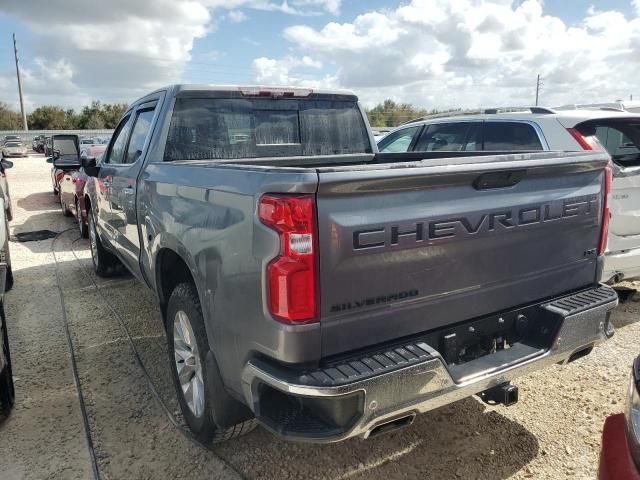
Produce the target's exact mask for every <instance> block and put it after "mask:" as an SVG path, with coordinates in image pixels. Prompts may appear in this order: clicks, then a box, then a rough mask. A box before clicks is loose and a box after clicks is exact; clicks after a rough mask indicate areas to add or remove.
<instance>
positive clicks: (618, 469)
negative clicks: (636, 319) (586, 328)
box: [598, 357, 640, 480]
mask: <svg viewBox="0 0 640 480" xmlns="http://www.w3.org/2000/svg"><path fill="white" fill-rule="evenodd" d="M598 478H599V479H600V480H640V357H638V358H636V360H635V362H634V364H633V374H632V375H631V383H630V385H629V400H628V403H627V411H626V413H620V414H618V415H613V416H611V417H609V418H607V420H606V421H605V423H604V431H603V432H602V452H601V453H600V471H599V475H598Z"/></svg>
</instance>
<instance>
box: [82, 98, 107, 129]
mask: <svg viewBox="0 0 640 480" xmlns="http://www.w3.org/2000/svg"><path fill="white" fill-rule="evenodd" d="M101 110H102V104H101V103H100V102H99V101H96V100H94V101H93V102H91V105H87V106H85V107H83V108H82V111H81V112H80V114H79V115H78V120H77V123H76V125H77V127H78V128H80V129H83V130H85V129H90V128H91V129H93V128H105V126H104V118H103V117H102V111H101Z"/></svg>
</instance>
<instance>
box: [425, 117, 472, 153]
mask: <svg viewBox="0 0 640 480" xmlns="http://www.w3.org/2000/svg"><path fill="white" fill-rule="evenodd" d="M471 130H474V131H475V130H477V122H456V123H435V124H432V125H429V126H428V127H427V129H426V130H425V131H424V132H422V135H421V136H420V138H419V139H418V143H417V144H416V147H415V150H416V151H418V152H435V151H444V152H460V151H462V150H464V149H465V148H466V147H467V138H469V133H470V132H471ZM476 135H477V134H476ZM477 141H478V138H477V136H476V139H475V140H472V141H471V143H470V144H469V145H468V146H469V147H470V150H476V149H477V150H479V148H478V143H477Z"/></svg>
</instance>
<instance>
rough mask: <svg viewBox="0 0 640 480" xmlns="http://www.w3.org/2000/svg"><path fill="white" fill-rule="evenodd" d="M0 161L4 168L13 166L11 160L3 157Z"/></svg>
mask: <svg viewBox="0 0 640 480" xmlns="http://www.w3.org/2000/svg"><path fill="white" fill-rule="evenodd" d="M0 163H1V164H2V168H5V169H6V168H11V167H13V162H11V161H9V160H6V159H4V158H3V159H2V160H0Z"/></svg>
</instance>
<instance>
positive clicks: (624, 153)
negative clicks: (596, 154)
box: [579, 119, 640, 167]
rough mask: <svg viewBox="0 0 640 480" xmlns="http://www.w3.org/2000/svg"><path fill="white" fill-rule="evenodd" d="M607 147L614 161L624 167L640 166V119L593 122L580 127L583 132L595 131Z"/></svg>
mask: <svg viewBox="0 0 640 480" xmlns="http://www.w3.org/2000/svg"><path fill="white" fill-rule="evenodd" d="M589 126H590V127H592V128H593V127H595V135H596V137H598V140H599V141H600V143H601V144H602V145H603V146H604V148H606V150H607V152H609V155H611V158H612V160H613V161H614V162H616V163H617V164H619V165H621V166H623V167H637V166H640V119H638V120H636V121H633V122H620V121H616V122H611V123H607V124H601V123H596V124H594V123H591V124H589V125H582V126H580V127H579V129H580V131H581V132H582V133H583V134H589V133H593V132H592V131H591V132H590V131H589Z"/></svg>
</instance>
